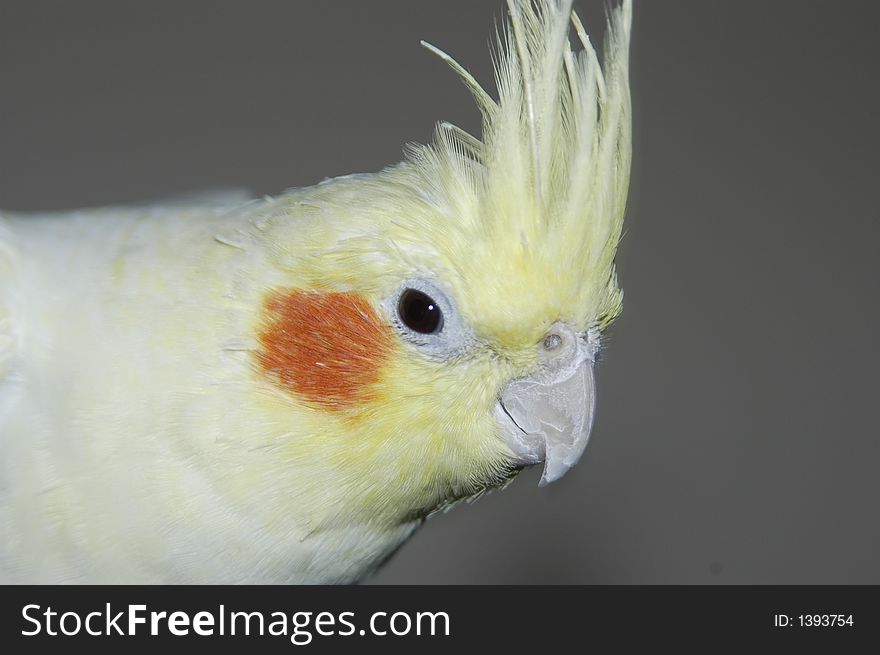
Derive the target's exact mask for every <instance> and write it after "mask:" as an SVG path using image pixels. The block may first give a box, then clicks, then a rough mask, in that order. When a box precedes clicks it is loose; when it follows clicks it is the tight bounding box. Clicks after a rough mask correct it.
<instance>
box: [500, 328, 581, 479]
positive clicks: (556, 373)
mask: <svg viewBox="0 0 880 655" xmlns="http://www.w3.org/2000/svg"><path fill="white" fill-rule="evenodd" d="M569 344H570V345H569V347H568V348H567V352H562V353H560V354H559V356H554V357H553V359H552V360H551V361H550V362H548V364H547V365H545V366H544V367H543V369H542V370H541V371H539V372H538V373H537V374H535V375H533V376H530V377H526V378H520V379H517V380H513V381H512V382H510V383H509V384H508V385H507V386H506V387H505V388H504V389H503V390H502V392H501V395H500V397H499V399H498V401H497V402H496V404H495V410H494V415H495V420H496V422H497V423H498V425H499V427H500V428H501V432H502V435H503V437H504V440H505V442H506V443H507V445H508V447H509V448H510V450H511V451H513V453H514V456H515V462H514V463H515V464H516V465H517V466H528V465H532V464H539V463H541V462H544V473H543V475H542V476H541V481H540V482H539V483H538V486H542V487H543V486H544V485H546V484H549V483H550V482H554V481H556V480H558V479H559V478H561V477H562V476H563V475H565V474H566V472H567V471H568V470H569V469H570V468H571V467H572V466H574V465H575V464H576V463H577V461H578V460H579V459H580V457H581V455H582V454H583V452H584V449H585V448H586V447H587V441H588V440H589V438H590V430H591V429H592V427H593V415H594V410H595V406H596V391H595V388H596V386H595V379H594V375H593V355H594V351H593V349H592V347H591V346H589V345H588V344H586V343H584V342H583V341H582V340H581V339H578V338H576V337H574V338H573V340H572V339H570V340H569Z"/></svg>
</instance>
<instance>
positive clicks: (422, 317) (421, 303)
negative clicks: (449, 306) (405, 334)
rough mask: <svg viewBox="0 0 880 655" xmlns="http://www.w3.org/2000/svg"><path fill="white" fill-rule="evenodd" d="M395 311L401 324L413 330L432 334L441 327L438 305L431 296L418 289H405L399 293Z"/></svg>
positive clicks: (440, 314) (441, 319)
mask: <svg viewBox="0 0 880 655" xmlns="http://www.w3.org/2000/svg"><path fill="white" fill-rule="evenodd" d="M397 313H398V314H399V315H400V320H401V321H402V322H403V324H404V325H405V326H406V327H408V328H409V329H410V330H412V331H414V332H421V333H422V334H434V333H435V332H439V331H440V329H441V328H442V327H443V312H441V311H440V306H439V305H438V304H437V303H436V302H434V299H433V298H431V296H429V295H428V294H426V293H422V292H421V291H419V290H418V289H406V290H405V291H404V292H403V293H402V294H400V302H398V304H397Z"/></svg>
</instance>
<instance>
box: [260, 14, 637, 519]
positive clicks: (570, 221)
mask: <svg viewBox="0 0 880 655" xmlns="http://www.w3.org/2000/svg"><path fill="white" fill-rule="evenodd" d="M508 5H509V7H508V8H509V19H508V21H507V24H506V29H504V30H503V31H502V32H501V35H500V36H499V38H498V42H497V44H496V48H495V49H494V55H495V57H494V61H495V70H496V80H495V81H496V88H497V98H494V97H492V96H490V94H489V93H487V92H486V91H485V90H484V89H483V88H482V87H481V86H480V85H479V83H478V82H477V81H476V80H475V79H474V78H473V77H472V76H471V75H470V74H469V73H468V72H467V71H466V70H465V69H464V68H463V67H462V66H460V65H459V64H458V63H457V62H455V61H454V60H453V59H452V58H451V57H449V56H448V55H447V54H446V53H444V52H442V51H440V50H438V49H437V48H435V47H433V46H430V45H427V44H425V45H426V47H427V48H428V49H430V50H432V51H433V52H435V53H436V54H438V55H439V56H440V57H441V58H443V59H444V60H445V61H446V62H447V63H449V65H450V66H451V67H452V68H453V69H454V70H455V71H456V72H457V73H458V74H459V75H460V76H461V78H462V79H463V81H464V82H465V85H466V86H467V87H468V89H469V90H470V91H471V92H472V94H473V95H474V97H475V99H476V102H477V106H478V108H479V110H480V112H481V114H482V135H481V137H480V138H477V137H474V136H471V135H469V134H467V133H465V132H464V131H462V130H461V129H459V128H457V127H455V126H453V125H450V124H448V123H440V124H439V125H438V127H437V130H436V134H435V138H434V140H433V142H432V143H431V144H429V145H418V146H410V147H409V148H408V151H407V157H406V159H405V161H403V162H402V163H401V164H398V165H396V166H393V167H390V168H388V169H386V170H384V171H382V172H380V173H377V174H372V175H353V176H347V177H343V178H336V179H333V180H328V181H326V182H324V183H322V184H319V185H317V186H316V187H312V188H311V189H307V190H302V191H297V192H293V193H291V194H288V195H287V196H285V197H283V198H282V199H280V200H279V202H278V203H277V204H276V206H275V210H274V213H273V215H272V216H271V217H269V218H268V219H267V221H266V222H265V225H262V226H261V227H260V230H261V231H262V233H263V234H264V238H265V241H266V243H267V244H270V249H271V252H272V258H273V261H274V262H275V266H276V268H277V270H279V271H281V279H283V280H284V281H282V282H279V284H277V285H275V286H273V287H272V288H271V289H270V290H268V291H267V292H266V293H265V295H264V297H263V301H262V302H263V307H262V313H261V318H260V321H259V325H258V327H257V332H258V335H259V344H260V346H259V348H258V352H257V356H256V363H257V368H258V372H259V373H260V374H261V375H263V376H264V378H265V379H266V380H268V381H269V382H270V384H271V385H272V386H273V387H274V388H275V390H276V391H278V392H279V393H280V394H281V396H282V397H285V398H287V399H288V401H289V402H290V403H291V404H292V405H294V406H296V407H297V411H306V413H307V414H308V416H310V417H313V419H314V421H313V422H314V425H315V426H318V425H320V426H323V427H321V428H318V427H316V428H315V430H314V433H315V434H317V435H319V436H315V437H314V438H311V439H307V438H304V439H303V440H302V443H301V444H300V445H299V446H297V447H298V448H301V449H302V448H309V449H312V451H314V452H320V453H321V457H323V458H324V461H326V462H328V463H329V465H332V466H333V468H334V470H335V471H336V472H337V473H338V474H339V476H341V477H338V478H337V479H343V480H345V484H348V485H350V486H352V487H354V488H357V489H358V490H359V495H360V497H362V498H363V499H364V500H365V503H366V506H368V507H370V508H371V511H377V512H379V511H382V510H383V509H387V507H390V506H395V507H400V506H403V507H406V508H408V509H407V511H408V512H411V513H414V514H415V515H419V514H425V513H428V512H430V511H432V510H433V509H436V508H437V507H438V506H442V505H443V504H444V503H447V502H450V501H452V500H455V499H458V498H461V497H465V496H469V495H473V494H475V493H479V492H480V491H482V490H484V489H486V488H490V487H493V486H497V485H499V484H502V483H503V482H504V481H506V480H508V479H509V478H510V477H511V476H512V474H514V473H515V472H517V471H518V470H520V469H521V468H523V467H525V466H528V465H533V464H540V463H543V465H544V470H543V476H542V478H541V480H542V483H547V482H550V481H553V480H556V479H558V478H559V477H561V476H562V475H563V474H564V473H565V472H566V471H567V470H568V469H569V468H570V467H571V466H573V465H574V464H575V462H576V461H577V460H578V458H579V457H580V455H581V454H582V452H583V450H584V448H585V446H586V444H587V440H588V437H589V433H590V429H591V425H592V418H593V409H594V398H595V393H594V378H593V364H594V360H595V355H596V352H597V350H598V348H599V340H600V337H601V335H602V333H603V331H604V330H605V329H606V328H607V326H608V325H609V324H610V323H611V321H613V319H614V318H615V317H616V316H617V315H618V313H619V312H620V307H621V292H620V290H619V288H618V286H617V281H616V275H615V266H614V258H615V251H616V248H617V244H618V241H619V239H620V236H621V226H622V221H623V213H624V206H625V200H626V194H627V187H628V182H629V169H630V99H629V84H628V73H627V68H628V46H629V31H630V14H631V6H630V2H629V1H628V0H627V1H625V2H624V3H623V4H622V6H620V7H617V8H615V9H613V10H612V11H611V12H610V15H609V19H608V35H607V36H606V40H605V52H604V57H603V64H602V65H600V63H599V58H598V57H597V55H596V53H595V51H594V49H593V47H592V45H591V44H590V41H589V38H588V37H587V35H586V32H585V30H584V28H583V26H582V24H581V22H580V21H579V20H578V18H577V16H576V15H575V14H573V13H572V11H571V2H570V0H541V1H539V2H537V3H532V2H530V1H529V0H510V2H509V3H508ZM572 33H573V35H574V38H573V39H572V38H571V35H572ZM572 41H574V42H575V43H577V44H578V45H577V47H572V46H571V42H572ZM294 216H295V217H296V218H295V219H294V218H292V217H294ZM303 407H305V408H307V409H306V410H302V409H301V408H303ZM328 425H329V426H332V427H331V428H328V427H327V426H328ZM319 441H320V442H321V443H320V444H319V443H318V442H319ZM304 444H309V445H308V446H306V445H304ZM328 444H332V446H331V445H328ZM340 472H341V473H340Z"/></svg>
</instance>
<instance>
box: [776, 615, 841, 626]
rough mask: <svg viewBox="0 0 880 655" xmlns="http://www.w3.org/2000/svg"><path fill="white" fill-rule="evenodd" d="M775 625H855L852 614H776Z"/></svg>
mask: <svg viewBox="0 0 880 655" xmlns="http://www.w3.org/2000/svg"><path fill="white" fill-rule="evenodd" d="M773 626H774V627H776V628H785V627H790V626H797V627H801V628H846V627H849V628H851V627H852V626H853V615H852V614H798V615H796V616H790V615H788V614H774V615H773Z"/></svg>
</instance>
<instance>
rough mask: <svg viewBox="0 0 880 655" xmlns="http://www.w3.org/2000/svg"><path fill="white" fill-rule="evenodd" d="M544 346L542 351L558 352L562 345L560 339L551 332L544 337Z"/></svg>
mask: <svg viewBox="0 0 880 655" xmlns="http://www.w3.org/2000/svg"><path fill="white" fill-rule="evenodd" d="M542 345H543V346H544V350H548V351H551V352H552V351H554V350H558V349H559V347H560V346H561V345H562V337H561V336H559V335H558V334H556V333H555V332H551V333H550V334H548V335H547V336H546V337H544V342H543V344H542Z"/></svg>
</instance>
